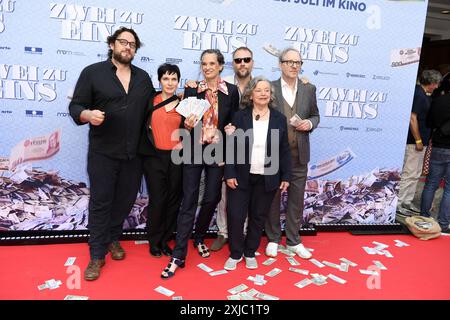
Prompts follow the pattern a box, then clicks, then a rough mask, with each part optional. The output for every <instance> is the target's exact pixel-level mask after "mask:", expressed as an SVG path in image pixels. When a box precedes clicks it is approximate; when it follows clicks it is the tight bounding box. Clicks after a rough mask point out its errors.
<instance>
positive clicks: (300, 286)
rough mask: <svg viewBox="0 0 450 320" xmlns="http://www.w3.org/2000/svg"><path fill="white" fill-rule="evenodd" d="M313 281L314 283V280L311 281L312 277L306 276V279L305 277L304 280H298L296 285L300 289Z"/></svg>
mask: <svg viewBox="0 0 450 320" xmlns="http://www.w3.org/2000/svg"><path fill="white" fill-rule="evenodd" d="M311 283H313V282H312V281H311V279H308V278H306V279H303V280H302V281H300V282H297V283H296V284H295V286H296V287H299V288H300V289H302V288H304V287H306V286H308V285H310V284H311Z"/></svg>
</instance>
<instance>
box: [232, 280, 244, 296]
mask: <svg viewBox="0 0 450 320" xmlns="http://www.w3.org/2000/svg"><path fill="white" fill-rule="evenodd" d="M246 289H248V287H247V286H246V285H245V284H243V283H242V284H240V285H238V286H236V287H234V288H231V289H229V290H228V292H229V293H231V294H232V295H235V294H237V293H239V292H241V291H244V290H246Z"/></svg>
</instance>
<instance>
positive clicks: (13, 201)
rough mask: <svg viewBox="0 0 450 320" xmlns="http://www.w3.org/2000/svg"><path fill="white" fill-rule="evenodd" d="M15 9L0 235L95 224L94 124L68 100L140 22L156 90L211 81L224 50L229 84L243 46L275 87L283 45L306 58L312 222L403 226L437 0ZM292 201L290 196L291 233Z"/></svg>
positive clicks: (201, 0) (215, 0)
mask: <svg viewBox="0 0 450 320" xmlns="http://www.w3.org/2000/svg"><path fill="white" fill-rule="evenodd" d="M3 3H5V1H3ZM6 3H7V4H4V5H2V2H0V34H1V37H2V43H3V45H2V46H1V47H0V51H1V61H0V137H1V143H0V230H2V231H11V230H13V231H14V230H76V229H84V228H86V224H87V214H88V210H87V203H88V199H89V179H88V175H87V172H86V167H87V152H88V134H89V125H84V126H81V127H80V126H77V125H76V124H75V123H74V121H73V119H72V118H71V116H70V114H69V113H68V105H69V103H70V99H71V96H72V94H73V91H74V87H75V85H76V81H77V80H78V78H79V76H80V73H81V71H82V70H83V69H84V68H85V67H87V66H88V65H91V64H94V63H97V62H100V61H104V60H107V59H108V49H109V47H108V46H107V44H106V42H107V41H106V39H107V37H108V36H110V35H111V34H112V33H113V32H114V31H115V30H116V29H118V28H119V26H127V27H129V28H133V29H134V30H136V32H137V34H138V35H139V37H140V39H141V41H142V42H143V43H144V44H146V45H145V46H142V47H141V48H139V50H138V53H137V55H136V56H135V57H134V60H133V61H132V63H133V64H134V65H135V66H137V67H140V68H141V69H143V70H145V71H146V72H148V73H149V75H150V77H151V79H152V81H153V84H154V86H155V88H158V87H159V83H158V75H157V69H158V66H159V65H161V64H163V63H171V64H176V65H178V67H179V68H180V70H181V75H182V77H181V79H180V81H179V88H178V91H177V93H181V92H182V91H183V90H184V86H185V84H186V82H187V81H188V80H196V81H200V80H203V79H202V76H201V74H202V73H201V72H199V67H200V66H201V61H200V56H201V54H202V52H203V51H204V50H207V49H218V50H220V51H221V52H222V53H223V55H224V58H225V64H224V66H223V67H224V68H223V70H222V73H221V77H227V76H233V75H234V70H233V60H232V59H233V52H234V51H235V50H236V49H237V48H239V47H242V46H244V47H248V48H250V49H251V50H252V52H253V57H252V58H253V62H254V63H253V70H252V75H253V76H258V75H262V76H264V77H266V78H268V79H269V80H272V81H276V80H278V79H280V77H281V70H280V65H279V55H280V53H281V52H282V51H283V49H285V48H294V49H296V50H298V51H299V53H300V55H301V60H302V64H301V65H300V66H299V68H300V71H299V77H303V78H304V80H305V79H307V82H309V83H308V84H306V86H308V87H310V88H311V90H312V91H314V92H315V94H316V102H317V108H318V110H319V114H320V123H319V124H318V126H317V128H314V130H312V132H309V133H304V134H309V137H310V143H309V148H310V151H311V152H310V153H311V157H310V161H309V163H308V174H307V175H308V184H307V190H306V194H305V210H304V213H303V214H304V222H305V223H318V222H321V223H336V222H340V223H349V224H361V223H364V224H366V223H389V222H392V221H393V219H394V215H395V212H394V210H393V208H394V207H395V206H396V202H397V194H398V179H399V176H400V174H401V172H400V169H399V168H402V165H403V157H404V145H405V141H406V136H407V133H408V127H409V116H410V111H411V105H412V101H413V96H414V87H415V81H416V76H417V70H418V61H419V57H420V52H421V44H422V38H423V30H424V25H425V16H426V11H427V1H373V0H363V1H273V0H245V1H244V0H198V1H188V2H187V1H177V0H154V1H153V2H152V3H154V6H148V5H145V4H144V3H143V2H142V1H139V0H129V1H126V2H124V1H120V0H97V1H95V5H93V1H87V0H77V1H75V2H73V1H72V2H70V1H62V2H54V1H51V0H41V1H6ZM155 6H156V7H158V14H157V15H155V14H154V9H153V8H154V7H155ZM398 12H401V13H402V14H401V15H399V14H398ZM324 17H326V19H324ZM23 21H27V28H24V27H23ZM30 30H33V32H30ZM155 30H157V32H155ZM43 39H45V40H43ZM155 43H157V44H158V45H157V46H154V45H153V44H155ZM297 115H298V118H297V120H298V119H303V120H306V119H304V118H305V116H303V114H302V112H300V111H298V112H297ZM288 118H290V119H292V118H291V117H288ZM295 120H296V119H295V118H294V119H292V123H293V124H295ZM201 188H202V186H201ZM147 199H148V198H147V192H146V189H145V186H143V189H142V193H141V194H140V195H139V197H138V199H137V200H136V203H135V206H134V208H133V211H132V212H131V213H130V215H129V216H128V218H127V219H126V221H125V224H124V226H125V228H131V229H133V228H142V227H143V226H144V225H145V223H146V204H147ZM286 201H287V195H286V194H283V195H282V204H281V208H280V210H281V220H282V221H281V222H282V225H284V213H285V211H286ZM210 230H211V231H214V230H216V225H215V220H213V222H212V224H211V225H210Z"/></svg>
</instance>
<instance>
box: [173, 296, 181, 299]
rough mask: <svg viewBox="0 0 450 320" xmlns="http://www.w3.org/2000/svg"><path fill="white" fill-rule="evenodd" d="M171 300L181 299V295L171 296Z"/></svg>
mask: <svg viewBox="0 0 450 320" xmlns="http://www.w3.org/2000/svg"><path fill="white" fill-rule="evenodd" d="M172 300H183V297H182V296H176V297H172Z"/></svg>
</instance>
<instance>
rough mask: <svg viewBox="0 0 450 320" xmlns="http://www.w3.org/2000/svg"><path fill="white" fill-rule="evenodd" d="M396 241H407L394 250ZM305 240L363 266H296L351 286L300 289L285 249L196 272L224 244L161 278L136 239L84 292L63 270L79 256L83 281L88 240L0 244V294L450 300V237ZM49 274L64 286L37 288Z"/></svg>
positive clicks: (319, 251)
mask: <svg viewBox="0 0 450 320" xmlns="http://www.w3.org/2000/svg"><path fill="white" fill-rule="evenodd" d="M394 239H398V240H401V241H403V242H406V243H408V244H410V246H409V247H401V248H399V247H396V246H395V242H394ZM212 241H213V240H212V239H207V241H206V243H207V244H209V245H210V244H211V242H212ZM372 241H378V242H381V243H384V244H387V245H389V248H388V249H387V250H389V251H390V252H391V253H392V255H393V256H394V257H393V258H388V257H386V256H381V255H368V254H367V253H366V252H365V251H364V250H363V249H362V246H367V247H375V246H376V245H375V244H373V243H372ZM303 243H304V245H305V246H306V247H308V248H313V249H315V251H314V252H313V258H316V259H317V260H319V261H323V260H326V261H329V262H333V263H337V264H339V263H340V261H339V259H340V258H343V257H344V258H347V259H349V260H351V261H353V262H355V263H357V264H358V266H356V267H350V269H349V272H342V271H339V270H337V269H334V268H331V267H328V266H327V267H325V268H318V267H316V266H315V265H314V264H312V263H311V262H309V261H306V260H303V259H300V258H299V257H296V260H297V261H299V262H300V263H301V265H300V266H297V267H296V268H301V269H306V270H309V271H310V273H320V274H323V275H328V274H329V273H332V274H334V275H336V276H338V277H340V278H343V279H345V280H347V283H345V284H339V283H337V282H334V281H333V280H331V279H327V281H328V284H325V285H323V286H316V285H315V284H311V285H309V286H307V287H305V288H303V289H299V288H297V287H296V286H294V284H295V283H297V282H299V281H301V280H303V279H305V278H307V277H308V278H311V276H304V275H301V274H297V273H293V272H291V271H288V269H289V267H291V265H290V264H289V263H288V262H287V260H286V258H285V257H286V256H285V255H284V254H282V253H279V254H278V257H277V261H276V262H275V263H274V264H272V265H270V266H264V265H262V262H263V261H265V260H266V259H267V257H266V256H265V255H261V256H259V257H258V258H257V260H258V263H259V268H258V269H256V270H247V269H246V268H245V264H244V262H241V263H240V264H239V265H238V268H237V270H235V271H232V272H229V273H228V274H225V275H219V276H215V277H212V276H210V275H209V274H207V273H206V272H205V271H203V270H201V269H199V268H198V267H197V264H199V263H205V264H206V265H207V266H209V267H211V268H212V269H214V270H222V269H223V264H224V262H225V260H226V258H227V256H228V249H227V248H224V249H223V250H221V251H220V252H218V253H213V254H212V255H211V257H209V258H207V259H203V258H201V257H200V256H199V255H198V254H197V252H196V251H194V248H193V246H192V244H190V247H189V255H188V259H187V263H186V268H184V269H179V270H177V273H176V275H175V277H173V278H171V279H169V280H162V279H161V278H160V277H159V274H160V272H161V271H162V269H163V268H164V267H165V266H166V264H167V263H168V260H169V259H168V258H166V257H164V258H160V259H158V258H153V257H151V256H150V255H149V254H148V245H146V244H144V245H136V244H135V243H134V241H126V242H125V241H124V242H122V245H123V246H124V248H125V250H126V251H127V258H126V259H125V260H124V261H113V260H111V258H110V257H109V256H108V257H107V260H106V265H105V267H103V269H102V274H101V277H100V278H99V279H98V280H97V281H94V282H86V281H84V280H81V283H80V288H79V289H73V290H70V289H69V288H68V286H67V280H68V279H69V277H70V276H71V275H70V274H67V273H66V269H67V268H66V267H64V263H65V262H66V260H67V258H68V257H76V258H77V259H76V261H75V265H78V266H79V267H80V271H81V274H80V276H81V279H82V275H83V270H84V268H85V267H86V265H87V263H88V260H89V257H88V247H87V244H62V245H45V246H16V247H8V246H4V247H0V261H1V273H0V283H1V289H0V299H2V300H5V299H8V300H9V299H34V300H35V299H40V300H47V299H51V300H62V299H64V297H65V296H66V295H78V296H88V297H89V299H91V300H98V299H139V300H141V299H146V300H156V299H163V300H168V299H171V298H169V297H166V296H164V295H162V294H160V293H157V292H155V291H154V289H155V288H157V287H158V286H163V287H165V288H167V289H170V290H172V291H174V292H175V294H174V295H173V296H182V297H183V299H184V300H188V299H191V300H210V299H213V300H217V299H220V300H224V299H226V297H227V295H230V294H229V293H228V292H227V290H228V289H231V288H233V287H235V286H237V285H239V284H241V283H243V284H245V285H247V286H248V287H249V289H250V288H255V289H256V290H258V291H259V292H263V293H266V294H270V295H273V296H276V297H279V298H280V299H282V300H294V299H295V300H307V299H450V273H449V270H450V258H449V249H450V237H445V236H442V237H440V238H438V239H434V240H430V241H421V240H419V239H417V238H415V237H413V236H407V235H382V236H381V235H380V236H352V235H350V234H348V233H345V232H339V233H319V234H318V235H317V236H308V237H303ZM172 245H173V243H172ZM265 245H266V239H265V238H264V239H263V242H262V244H261V247H260V250H259V252H261V253H263V252H264V248H265ZM373 260H379V261H381V262H382V263H383V264H384V265H385V266H386V267H387V270H385V271H381V279H380V288H379V289H369V288H368V287H367V284H366V282H367V279H368V278H369V277H370V276H368V275H363V274H361V273H360V272H359V269H366V268H368V267H369V266H371V265H373ZM273 268H280V269H282V272H281V273H280V274H278V275H277V276H275V277H273V278H270V277H267V276H265V278H264V279H265V280H267V284H265V285H263V286H258V285H254V284H253V282H251V281H249V280H247V277H248V276H249V275H252V276H255V275H256V274H261V275H265V274H266V273H267V272H269V271H270V270H272V269H273ZM50 279H55V280H61V281H62V285H61V287H60V288H58V289H54V290H49V289H46V290H43V291H39V290H38V285H40V284H43V283H44V282H45V281H46V280H50ZM72 279H73V278H72Z"/></svg>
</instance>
